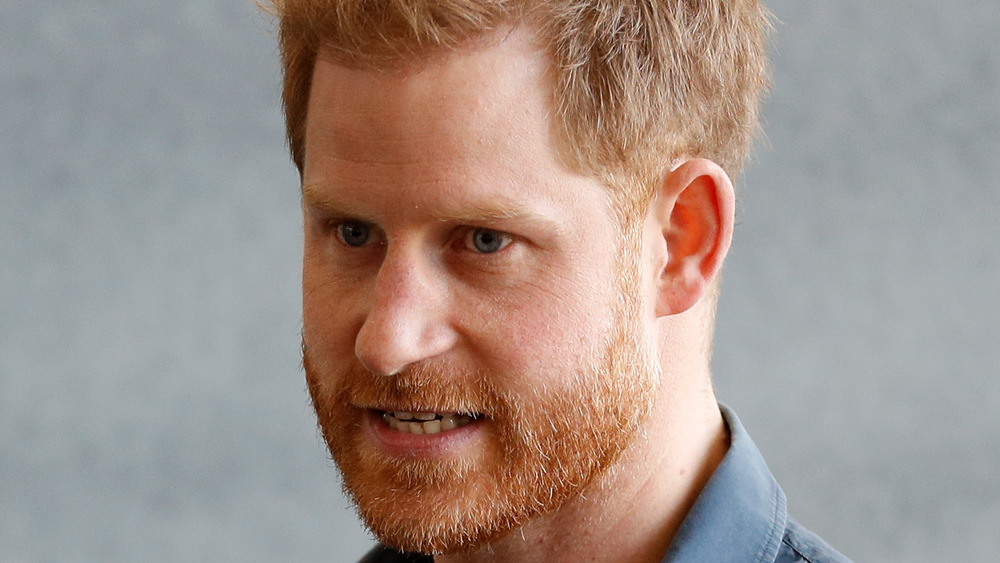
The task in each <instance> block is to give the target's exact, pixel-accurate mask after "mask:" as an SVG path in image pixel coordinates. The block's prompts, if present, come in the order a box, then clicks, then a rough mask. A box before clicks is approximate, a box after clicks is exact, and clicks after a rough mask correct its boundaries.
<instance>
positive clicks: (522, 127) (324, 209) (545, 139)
mask: <svg viewBox="0 0 1000 563" xmlns="http://www.w3.org/2000/svg"><path fill="white" fill-rule="evenodd" d="M546 64H547V63H546V59H545V57H544V56H543V55H542V54H541V53H539V52H538V51H536V50H534V49H533V48H532V47H530V46H529V42H528V36H527V35H526V34H523V33H520V32H515V33H513V34H511V35H510V36H509V37H507V38H506V39H505V40H504V41H503V42H502V43H500V44H499V45H497V46H493V47H489V48H484V49H480V50H477V51H469V52H463V53H459V54H455V55H449V56H448V57H447V58H441V59H435V60H432V61H431V62H429V63H427V64H426V65H421V66H420V67H409V68H407V69H405V70H404V71H391V72H380V71H374V70H368V71H363V70H351V69H348V68H345V67H342V66H338V65H336V64H333V63H331V62H327V61H324V60H322V58H321V60H320V61H319V62H318V63H317V65H316V69H315V75H314V78H313V86H312V92H311V101H310V105H309V121H308V126H307V137H306V148H307V150H306V160H305V169H304V180H303V208H304V216H305V253H304V264H303V342H304V350H305V353H304V357H305V358H304V359H305V365H306V374H307V380H308V383H309V389H310V393H311V395H312V398H313V402H314V405H315V407H316V412H317V415H318V418H319V421H320V425H321V427H322V430H323V434H324V437H325V438H326V440H327V442H328V444H329V447H330V451H331V453H332V455H333V458H334V460H335V461H336V463H337V464H338V465H339V467H340V469H341V471H342V473H343V477H344V486H345V489H346V490H347V491H348V493H349V494H350V495H351V496H352V498H353V499H354V501H355V502H356V503H357V505H358V508H359V512H360V514H361V516H362V518H363V519H364V520H365V522H366V523H367V525H368V526H369V527H370V528H371V529H372V530H373V531H374V532H375V533H376V534H377V535H378V536H379V538H380V539H381V540H382V541H384V542H386V543H388V544H391V545H395V546H397V547H401V548H404V549H408V550H419V551H425V552H428V551H449V550H454V549H459V548H462V547H469V546H472V545H475V544H477V543H480V542H482V541H485V540H488V539H490V538H493V537H496V536H498V535H500V534H502V533H504V532H506V531H508V530H510V529H511V528H513V527H514V526H517V525H519V524H522V523H524V522H525V521H526V520H527V519H529V518H531V517H532V516H534V515H537V514H539V513H544V512H547V511H550V510H552V509H553V508H556V507H558V506H560V505H561V504H562V503H563V502H565V500H566V499H568V498H572V497H573V496H574V495H575V494H577V493H578V492H579V491H580V490H581V489H582V488H583V487H584V486H586V485H587V484H588V483H590V482H591V481H592V480H593V478H594V477H595V476H596V475H598V474H599V473H600V472H601V471H602V470H604V469H606V468H607V467H608V466H609V465H610V464H611V463H613V462H614V461H615V460H616V459H617V458H618V456H619V454H620V453H621V452H622V451H623V450H624V449H625V448H626V447H627V446H628V445H629V444H630V443H631V442H632V440H633V438H634V436H635V434H636V433H637V431H638V428H639V426H640V424H641V422H642V420H643V419H644V417H645V415H646V413H647V412H648V411H649V409H650V407H651V403H652V398H653V395H654V393H655V388H656V385H657V380H658V377H657V375H656V374H657V372H656V370H655V369H654V368H652V367H651V362H650V361H649V359H648V357H649V354H648V352H647V351H648V345H647V344H646V339H645V337H644V336H642V335H643V332H642V330H641V329H640V328H639V327H640V325H641V323H642V319H641V318H640V317H642V316H643V315H642V313H641V312H640V311H641V310H642V306H641V304H640V303H639V302H638V289H637V288H638V286H639V281H638V274H637V272H636V270H637V268H636V267H635V265H636V263H637V261H638V259H637V258H635V256H636V253H637V252H638V247H639V243H638V237H639V234H638V233H639V229H638V228H636V229H634V231H635V232H629V233H623V232H622V231H621V230H620V229H619V228H618V226H617V225H616V223H615V221H614V220H613V219H612V217H613V214H612V211H611V208H610V205H609V202H608V198H607V196H606V193H605V191H604V190H603V188H602V187H601V186H600V185H599V183H598V182H597V181H596V180H594V179H591V178H587V177H583V176H580V175H577V174H575V173H573V172H571V171H570V170H569V169H567V168H566V167H565V166H564V165H563V164H562V163H561V161H560V159H559V156H558V153H557V150H556V148H555V146H554V138H553V132H552V129H553V128H552V124H551V122H550V121H549V119H548V115H549V114H550V113H551V112H552V102H551V99H550V97H551V94H550V92H551V88H550V87H549V86H548V83H547V82H545V76H546V70H547V67H546ZM630 231H632V229H630ZM424 419H427V420H424Z"/></svg>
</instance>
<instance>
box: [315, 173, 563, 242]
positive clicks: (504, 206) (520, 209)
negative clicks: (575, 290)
mask: <svg viewBox="0 0 1000 563" xmlns="http://www.w3.org/2000/svg"><path fill="white" fill-rule="evenodd" d="M302 205H303V206H307V207H312V208H316V209H320V210H322V211H325V212H329V213H330V214H335V215H345V214H346V215H355V214H357V215H359V218H362V219H363V218H364V217H363V215H364V214H363V213H358V212H356V211H353V210H352V207H353V206H352V205H350V204H348V203H347V202H345V201H342V200H340V199H339V198H337V197H335V196H333V197H331V195H330V194H328V193H325V191H324V190H323V189H322V188H321V187H319V186H317V185H313V184H303V185H302ZM431 217H433V218H434V219H436V220H438V221H441V222H455V223H473V224H475V223H489V222H492V221H502V220H512V219H516V220H519V221H526V222H529V223H533V224H538V225H540V226H542V227H547V228H548V229H550V230H554V231H557V232H558V231H562V230H563V229H562V228H561V226H560V224H559V221H557V220H556V218H554V217H551V216H548V215H544V214H542V213H539V212H538V211H537V210H535V209H532V208H530V207H528V206H526V205H524V204H522V203H520V202H517V201H514V200H496V201H482V202H475V203H472V204H468V205H461V206H459V205H455V206H448V205H445V206H444V207H443V209H441V210H439V211H436V212H433V213H432V214H431Z"/></svg>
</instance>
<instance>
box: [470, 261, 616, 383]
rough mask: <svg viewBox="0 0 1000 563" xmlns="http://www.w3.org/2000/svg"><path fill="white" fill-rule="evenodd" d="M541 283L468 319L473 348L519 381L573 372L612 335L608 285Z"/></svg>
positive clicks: (483, 303)
mask: <svg viewBox="0 0 1000 563" xmlns="http://www.w3.org/2000/svg"><path fill="white" fill-rule="evenodd" d="M538 280H539V281H537V282H534V283H529V284H524V285H523V286H521V287H518V288H517V289H515V290H513V291H511V292H509V293H506V294H504V295H503V296H502V297H494V298H492V299H489V300H480V306H479V307H477V308H475V313H474V314H469V313H467V314H466V315H464V316H465V317H466V318H467V320H468V321H469V324H468V327H469V328H468V334H469V335H470V338H469V341H470V342H471V344H472V347H473V348H474V349H475V350H476V352H477V353H479V354H480V355H481V357H486V358H490V359H491V361H492V362H494V363H498V364H499V365H496V366H495V367H496V368H498V369H500V370H502V372H505V373H509V374H511V377H513V378H517V377H518V376H523V375H524V374H528V373H538V372H540V371H544V372H548V373H552V374H558V373H566V372H571V371H572V370H573V369H575V368H576V367H578V366H579V365H580V363H581V362H583V361H584V360H585V359H588V358H593V357H594V354H596V353H598V352H600V351H601V350H602V349H603V346H604V344H605V343H606V336H607V335H608V333H609V330H610V325H611V322H612V314H611V311H612V307H611V305H610V303H611V299H612V296H611V295H610V294H609V293H608V291H607V288H606V286H605V282H604V281H600V280H594V279H587V278H585V277H584V276H582V275H581V276H577V277H576V278H575V281H573V282H570V281H568V280H567V279H566V276H549V277H541V276H539V278H538ZM466 311H470V309H466Z"/></svg>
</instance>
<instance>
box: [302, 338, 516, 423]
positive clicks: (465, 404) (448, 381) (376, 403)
mask: <svg viewBox="0 0 1000 563" xmlns="http://www.w3.org/2000/svg"><path fill="white" fill-rule="evenodd" d="M302 365H303V368H304V369H305V371H306V381H307V383H308V385H309V391H310V393H311V394H312V396H313V403H314V405H333V404H340V405H351V406H354V407H356V408H364V409H377V410H383V411H393V410H400V411H411V412H454V413H463V414H474V415H482V416H488V417H491V416H496V415H498V414H500V413H502V412H504V411H507V410H508V408H506V407H505V406H504V403H505V401H504V400H503V399H502V398H501V397H500V395H499V393H498V392H497V390H496V389H495V388H494V387H493V385H491V384H490V377H489V376H488V374H486V373H484V372H483V371H482V370H470V369H467V368H461V367H458V366H455V365H453V364H451V363H449V362H447V361H436V362H420V363H416V364H413V365H410V366H407V367H406V368H405V369H404V370H402V371H400V372H399V373H396V374H394V375H381V374H377V373H374V372H372V371H371V370H369V369H368V368H366V367H365V366H364V365H362V364H361V363H360V362H352V363H351V364H349V365H348V366H347V367H346V368H344V369H342V370H341V371H340V372H338V373H322V372H321V371H320V367H319V365H318V363H317V362H315V361H313V358H312V357H311V355H310V353H309V350H308V348H307V347H305V346H303V348H302Z"/></svg>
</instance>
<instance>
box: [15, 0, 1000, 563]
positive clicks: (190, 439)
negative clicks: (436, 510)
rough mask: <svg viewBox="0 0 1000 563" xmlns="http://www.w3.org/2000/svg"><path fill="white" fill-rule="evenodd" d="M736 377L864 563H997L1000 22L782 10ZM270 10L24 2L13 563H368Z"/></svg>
mask: <svg viewBox="0 0 1000 563" xmlns="http://www.w3.org/2000/svg"><path fill="white" fill-rule="evenodd" d="M771 7H772V9H773V10H774V12H775V13H776V14H777V16H778V17H779V18H780V19H781V20H782V22H783V23H781V24H779V26H778V35H777V37H776V40H775V42H774V46H773V49H772V50H773V53H774V61H775V67H776V68H775V71H776V74H775V79H776V82H775V89H774V93H773V95H772V97H771V99H770V101H769V103H768V106H767V109H766V112H765V116H764V118H765V125H766V130H767V133H768V141H767V143H766V144H764V145H762V146H761V147H760V149H759V150H758V151H757V156H756V159H755V161H754V162H753V163H752V164H751V166H750V168H749V170H748V173H747V174H746V176H745V177H744V178H743V180H742V181H741V182H740V184H741V185H740V190H741V198H742V199H741V202H740V212H739V226H738V229H737V234H736V236H737V239H736V243H735V245H734V248H733V251H732V254H731V255H730V260H729V262H728V269H727V272H726V277H727V279H726V285H725V294H724V298H723V301H722V305H721V311H720V318H719V329H718V346H717V357H716V379H717V385H718V390H719V395H720V397H721V398H722V400H723V401H725V402H727V403H729V404H730V405H732V406H734V407H735V408H736V410H737V412H739V413H740V414H741V416H742V418H743V421H744V423H745V424H746V426H747V427H748V428H749V429H750V431H751V433H752V434H753V435H754V437H755V439H756V440H757V442H758V444H759V445H760V447H761V449H762V450H763V451H764V453H765V456H766V457H767V458H768V460H769V461H770V464H771V466H772V469H773V470H774V472H775V473H776V475H777V476H778V479H779V481H781V482H782V484H783V485H784V487H785V489H786V491H787V493H788V496H789V502H790V506H791V509H792V511H793V513H794V514H795V515H797V516H798V517H799V519H800V520H802V521H803V522H804V523H805V524H806V525H808V526H810V527H812V528H814V529H815V530H817V531H818V532H820V533H821V534H822V535H823V536H824V537H826V538H827V539H828V540H829V541H830V542H831V543H833V544H834V545H836V546H838V547H839V548H841V550H842V551H844V552H845V553H846V554H848V555H849V556H852V557H854V558H855V559H856V560H858V561H887V562H888V561H900V562H902V561H906V562H921V561H962V560H975V561H987V560H994V559H995V557H996V553H998V552H1000V533H998V530H1000V485H998V478H997V477H998V475H997V473H998V471H997V467H998V466H1000V444H998V438H1000V428H998V422H1000V380H998V377H997V376H998V375H1000V369H998V365H1000V362H998V360H1000V352H998V347H997V345H996V341H997V335H998V334H1000V330H998V329H1000V326H998V321H997V317H998V315H1000V250H998V248H997V246H998V245H997V237H998V235H1000V227H998V225H997V223H998V216H997V215H998V212H1000V189H998V185H997V180H996V178H997V177H998V176H1000V165H998V161H1000V158H998V157H1000V99H998V98H1000V54H998V45H1000V2H996V1H995V0H958V1H955V2H937V1H931V0H924V1H919V2H917V1H908V2H903V1H888V0H883V1H880V2H869V1H868V0H850V1H840V2H805V1H803V0H780V1H778V0H775V1H773V2H771ZM271 27H272V26H271V23H269V21H268V20H267V19H265V18H263V17H262V16H260V15H259V14H258V13H256V12H255V9H254V7H253V5H252V2H250V0H213V1H209V0H186V1H176V2H148V3H138V2H135V3H119V2H110V1H97V0H90V1H82V0H76V1H73V2H70V1H68V0H61V1H56V0H46V1H45V2H15V1H11V0H7V1H5V2H3V3H2V4H0V53H2V58H0V93H2V94H0V95H2V100H3V103H2V104H0V132H2V133H0V182H2V184H0V185H2V189H0V561H50V560H67V561H74V560H81V561H96V560H134V561H137V560H164V561H178V560H210V559H213V560H214V559H219V560H228V561H240V560H265V561H266V560H279V559H280V560H307V561H321V560H325V561H352V560H353V559H354V558H356V557H357V556H358V555H359V554H361V553H362V552H363V551H364V550H365V548H366V546H367V545H368V543H369V541H370V540H369V539H368V538H367V537H366V536H365V534H364V532H363V531H362V530H361V529H360V527H359V526H358V524H357V523H356V522H355V519H354V517H353V514H352V512H351V511H350V509H349V507H348V506H347V502H346V501H345V500H344V499H343V497H342V496H341V495H340V493H339V484H338V482H337V477H336V472H335V470H334V469H333V468H332V465H331V463H330V462H329V461H328V460H327V459H326V455H325V452H324V450H323V447H322V445H321V444H320V441H319V440H318V438H317V435H316V431H315V429H314V422H313V419H312V416H311V414H310V411H309V406H308V401H307V396H306V393H305V390H304V384H303V380H302V374H301V373H300V370H299V359H298V351H297V345H298V336H297V334H298V330H299V307H300V301H299V294H298V280H299V273H298V268H299V252H300V241H299V238H300V234H299V229H300V219H299V216H298V211H297V203H298V202H297V193H296V189H297V185H296V181H297V178H296V175H295V173H294V171H293V168H292V166H291V165H290V164H289V162H288V159H287V156H286V154H285V149H284V146H283V138H282V122H281V116H280V114H279V106H278V82H279V69H278V66H277V61H276V52H275V47H274V38H273V35H272V29H271Z"/></svg>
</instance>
